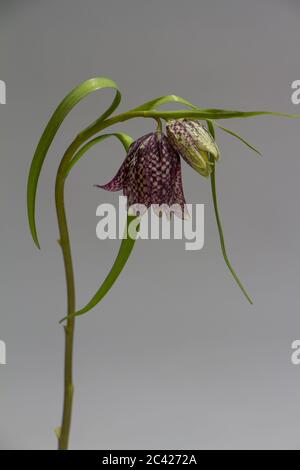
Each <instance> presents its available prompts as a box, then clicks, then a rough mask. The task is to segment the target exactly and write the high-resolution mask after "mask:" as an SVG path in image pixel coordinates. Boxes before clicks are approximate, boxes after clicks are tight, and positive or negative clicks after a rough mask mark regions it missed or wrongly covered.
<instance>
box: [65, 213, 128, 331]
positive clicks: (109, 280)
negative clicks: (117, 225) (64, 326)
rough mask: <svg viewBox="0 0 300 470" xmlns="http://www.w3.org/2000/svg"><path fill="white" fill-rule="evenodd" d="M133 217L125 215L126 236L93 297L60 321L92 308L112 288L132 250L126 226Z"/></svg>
mask: <svg viewBox="0 0 300 470" xmlns="http://www.w3.org/2000/svg"><path fill="white" fill-rule="evenodd" d="M134 219H136V216H133V215H127V223H126V231H125V234H126V235H127V236H126V238H124V239H123V240H122V242H121V246H120V249H119V252H118V254H117V257H116V259H115V262H114V264H113V266H112V268H111V270H110V271H109V273H108V275H107V276H106V278H105V280H104V282H103V284H102V285H101V287H100V288H99V289H98V291H97V292H96V294H95V295H94V297H92V299H91V300H90V301H89V302H88V304H87V305H86V306H85V307H83V308H82V309H81V310H79V311H78V312H75V313H73V314H72V315H69V316H68V317H65V318H63V319H62V320H60V323H62V322H63V321H65V320H66V319H67V318H68V319H70V318H73V317H78V316H80V315H83V314H84V313H87V312H88V311H89V310H91V309H92V308H94V307H95V306H96V305H97V304H98V303H99V302H100V301H101V300H102V299H103V297H104V296H105V295H106V294H107V292H108V291H109V290H110V289H111V288H112V286H113V284H114V283H115V282H116V280H117V279H118V277H119V275H120V274H121V272H122V271H123V268H124V267H125V265H126V263H127V261H128V258H129V256H130V254H131V252H132V249H133V247H134V244H135V241H136V240H135V239H133V238H131V237H130V236H129V234H128V227H129V225H130V223H131V222H132V221H133V220H134Z"/></svg>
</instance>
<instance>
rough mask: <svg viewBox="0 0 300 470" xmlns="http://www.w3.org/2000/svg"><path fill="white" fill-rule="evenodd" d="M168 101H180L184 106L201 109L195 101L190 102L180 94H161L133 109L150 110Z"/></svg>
mask: <svg viewBox="0 0 300 470" xmlns="http://www.w3.org/2000/svg"><path fill="white" fill-rule="evenodd" d="M166 103H180V104H183V105H184V106H188V107H189V108H194V109H199V108H198V107H197V106H195V105H194V104H193V103H190V102H189V101H187V100H185V99H184V98H181V97H180V96H177V95H166V96H160V97H159V98H155V99H154V100H151V101H147V102H146V103H144V104H142V105H141V106H138V107H137V108H134V109H133V110H132V111H149V110H151V109H155V107H156V106H162V105H163V104H166Z"/></svg>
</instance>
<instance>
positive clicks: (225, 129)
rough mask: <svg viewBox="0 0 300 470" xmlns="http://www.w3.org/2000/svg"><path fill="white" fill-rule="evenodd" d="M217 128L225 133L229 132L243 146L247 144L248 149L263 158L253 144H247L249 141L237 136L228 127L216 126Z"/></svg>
mask: <svg viewBox="0 0 300 470" xmlns="http://www.w3.org/2000/svg"><path fill="white" fill-rule="evenodd" d="M216 126H217V127H219V129H222V131H224V132H227V134H230V135H232V136H233V137H236V138H237V139H238V140H240V141H241V142H243V144H245V145H246V146H247V147H249V148H250V149H251V150H253V151H254V152H256V153H257V154H258V155H260V156H261V152H260V151H259V150H257V148H255V147H254V146H253V145H252V144H250V143H249V142H247V140H245V139H244V138H243V137H241V136H240V135H239V134H237V133H236V132H233V131H232V130H230V129H228V128H227V127H224V126H221V125H220V124H216Z"/></svg>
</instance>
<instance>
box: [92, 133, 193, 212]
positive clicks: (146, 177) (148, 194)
mask: <svg viewBox="0 0 300 470" xmlns="http://www.w3.org/2000/svg"><path fill="white" fill-rule="evenodd" d="M97 187H99V188H102V189H106V190H108V191H120V190H123V194H124V196H127V203H128V207H129V208H130V207H131V206H135V207H134V210H135V211H137V210H138V211H139V206H140V205H142V206H143V207H146V208H148V207H150V206H152V207H153V209H154V211H155V212H156V213H157V214H160V213H161V210H163V211H165V212H166V214H167V215H169V214H170V210H171V211H173V212H174V213H175V214H176V215H177V216H178V217H180V218H185V217H186V216H187V215H188V213H187V210H186V208H185V198H184V193H183V187H182V178H181V163H180V156H179V154H178V152H177V151H176V149H175V148H174V147H173V146H172V145H171V144H170V142H169V141H168V139H167V137H166V136H165V135H164V134H163V133H162V132H161V131H156V132H152V133H150V134H147V135H145V136H143V137H141V138H139V139H138V140H136V141H135V142H133V143H132V144H131V146H130V148H129V150H128V154H127V156H126V158H125V160H124V162H123V163H122V165H121V167H120V169H119V171H118V172H117V174H116V176H115V177H114V178H113V179H112V180H111V181H110V182H109V183H107V184H105V185H97ZM141 212H142V211H141Z"/></svg>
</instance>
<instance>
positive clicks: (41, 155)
mask: <svg viewBox="0 0 300 470" xmlns="http://www.w3.org/2000/svg"><path fill="white" fill-rule="evenodd" d="M103 88H112V89H114V90H116V95H115V98H114V100H113V102H112V104H111V106H110V107H109V108H108V109H107V111H105V113H103V114H102V116H100V118H99V119H97V121H95V122H97V123H99V122H101V121H103V120H104V119H106V118H107V117H108V116H110V115H111V113H112V112H113V111H114V110H115V109H116V108H117V106H118V105H119V103H120V101H121V94H120V91H119V89H118V87H117V85H116V83H115V82H113V81H112V80H110V79H109V78H105V77H97V78H92V79H90V80H86V81H85V82H83V83H81V84H80V85H78V86H77V87H75V88H74V89H73V90H72V91H71V92H70V93H69V94H68V95H67V96H66V97H65V98H64V99H63V101H62V102H61V103H60V104H59V106H58V107H57V108H56V110H55V111H54V113H53V115H52V117H51V119H50V121H49V122H48V124H47V126H46V128H45V130H44V132H43V134H42V137H41V138H40V141H39V143H38V146H37V149H36V151H35V154H34V157H33V160H32V163H31V167H30V171H29V176H28V184H27V210H28V220H29V226H30V231H31V235H32V238H33V240H34V242H35V244H36V245H37V247H38V248H39V247H40V246H39V241H38V236H37V231H36V223H35V201H36V191H37V185H38V180H39V176H40V173H41V169H42V166H43V163H44V160H45V158H46V155H47V152H48V150H49V147H50V145H51V143H52V141H53V139H54V137H55V135H56V133H57V131H58V129H59V127H60V126H61V124H62V122H63V121H64V119H65V117H66V116H67V115H68V114H69V112H70V111H71V110H72V109H73V108H74V106H76V104H77V103H79V101H81V100H82V99H83V98H85V97H86V96H88V95H90V94H91V93H93V92H94V91H96V90H100V89H103ZM94 124H95V123H94Z"/></svg>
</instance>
